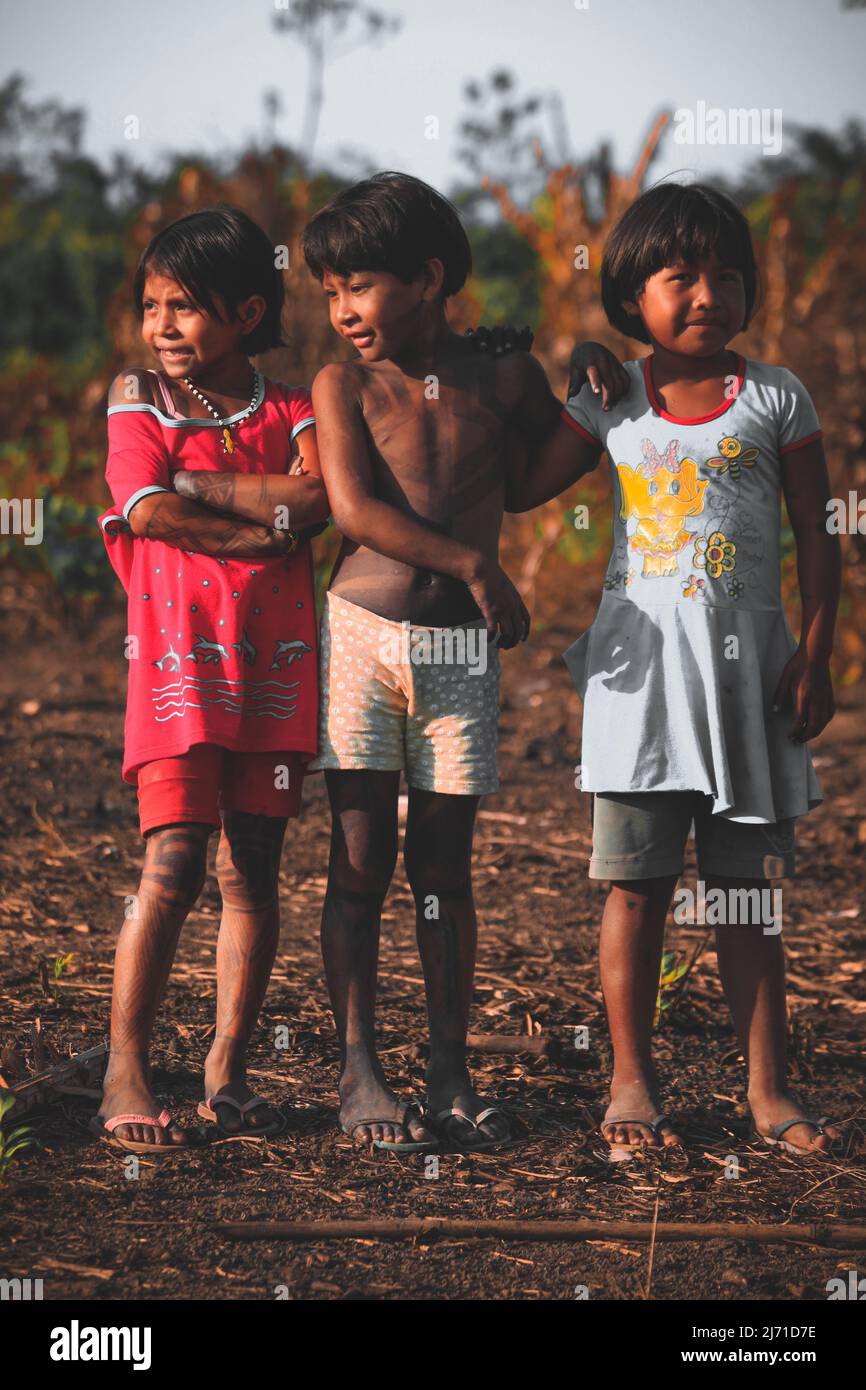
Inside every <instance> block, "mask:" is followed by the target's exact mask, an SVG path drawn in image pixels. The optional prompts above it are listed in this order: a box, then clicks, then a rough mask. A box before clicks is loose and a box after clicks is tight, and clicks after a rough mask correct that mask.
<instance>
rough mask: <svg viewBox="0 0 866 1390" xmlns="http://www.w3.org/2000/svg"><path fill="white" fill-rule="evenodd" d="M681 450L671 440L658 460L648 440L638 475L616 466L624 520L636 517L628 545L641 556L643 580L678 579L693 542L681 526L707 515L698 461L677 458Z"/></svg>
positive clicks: (644, 447) (620, 465)
mask: <svg viewBox="0 0 866 1390" xmlns="http://www.w3.org/2000/svg"><path fill="white" fill-rule="evenodd" d="M679 449H680V442H679V440H678V439H672V440H671V441H670V443H669V444H668V446H667V448H666V449H665V451H664V454H663V455H660V454H659V452H658V450H657V449H656V447H655V445H654V444H653V443H652V441H651V440H649V439H644V440H642V442H641V451H642V453H643V456H644V461H643V464H642V465H641V467H640V469H639V470H638V469H634V468H631V467H630V466H629V465H628V464H624V463H618V464H617V466H616V467H617V473H618V474H619V482H620V488H621V490H622V505H621V509H620V518H621V519H622V520H623V521H626V520H627V519H628V518H629V517H631V516H635V517H637V522H638V524H637V529H636V530H635V532H634V534H633V535H632V536H630V537H629V544H630V545H632V546H634V548H635V550H639V551H641V552H642V554H643V575H644V578H658V577H664V576H666V575H670V574H676V573H677V567H678V556H679V554H680V552H681V551H682V550H684V549H685V547H686V546H687V545H688V544H689V542H690V541H692V540H693V539H694V535H693V533H692V532H691V531H687V530H686V529H685V526H684V525H683V522H684V521H685V518H686V517H687V516H694V515H695V514H696V513H697V512H701V511H703V507H704V493H705V491H706V489H707V487H708V486H709V484H708V483H707V482H706V481H705V480H699V479H698V476H697V474H698V465H697V463H696V462H695V460H694V459H691V458H683V459H680V458H679V457H678V455H679Z"/></svg>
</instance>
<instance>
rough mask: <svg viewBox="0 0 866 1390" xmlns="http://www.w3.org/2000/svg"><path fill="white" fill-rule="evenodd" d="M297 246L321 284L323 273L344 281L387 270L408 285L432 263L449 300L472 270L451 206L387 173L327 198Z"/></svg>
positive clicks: (406, 178) (425, 187)
mask: <svg viewBox="0 0 866 1390" xmlns="http://www.w3.org/2000/svg"><path fill="white" fill-rule="evenodd" d="M301 246H302V248H303V252H304V258H305V260H306V262H307V265H308V266H309V268H310V270H311V271H312V273H313V275H314V276H315V277H316V279H317V280H318V281H320V282H321V280H322V279H323V278H324V276H325V274H326V273H327V272H328V271H331V272H333V274H335V275H341V276H347V275H352V274H354V273H355V272H357V271H362V270H387V271H390V272H391V274H392V275H396V276H397V278H398V279H399V280H402V281H403V282H404V284H409V283H410V281H412V280H414V279H416V278H417V276H418V275H419V274H420V272H421V270H422V268H423V266H424V262H425V261H428V260H432V259H434V258H435V259H436V260H440V261H441V262H442V264H443V266H444V267H445V278H444V280H443V285H442V292H443V295H444V297H445V298H446V299H447V298H448V296H449V295H452V294H456V293H457V291H458V290H459V289H461V288H462V286H463V285H464V284H465V283H466V279H467V277H468V275H469V273H470V271H471V270H472V252H471V250H470V249H469V239H468V237H467V235H466V232H465V231H464V228H463V223H462V222H461V221H460V216H459V214H458V212H457V209H456V208H455V207H454V205H453V204H452V203H449V201H448V199H447V198H444V197H443V196H442V194H441V193H437V192H436V189H435V188H431V187H430V185H429V184H426V183H422V181H421V179H416V178H413V177H412V175H411V174H399V173H395V172H393V171H390V170H386V171H383V172H382V173H379V174H374V175H373V177H372V178H369V179H364V180H362V182H361V183H356V184H353V185H352V187H351V188H345V189H343V191H342V193H338V194H337V195H336V197H335V198H332V199H331V201H330V202H329V203H327V204H326V205H325V207H323V208H321V209H320V210H319V211H318V212H317V213H316V215H315V216H314V217H313V218H312V219H311V220H310V221H309V222H308V223H307V225H306V227H305V228H304V232H303V236H302V238H301Z"/></svg>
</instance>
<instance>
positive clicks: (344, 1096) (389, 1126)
mask: <svg viewBox="0 0 866 1390" xmlns="http://www.w3.org/2000/svg"><path fill="white" fill-rule="evenodd" d="M340 1102H341V1104H340V1126H341V1128H342V1129H343V1131H344V1133H345V1134H349V1135H351V1137H352V1139H353V1140H354V1141H355V1143H356V1144H372V1143H373V1141H374V1140H380V1141H384V1143H386V1144H433V1143H435V1142H436V1136H435V1135H434V1134H433V1133H432V1131H431V1130H429V1129H427V1128H426V1126H425V1125H424V1123H423V1121H422V1120H421V1118H420V1117H419V1116H418V1115H417V1114H413V1113H412V1111H411V1110H410V1111H409V1112H408V1114H407V1109H406V1102H405V1101H403V1100H401V1099H400V1097H399V1096H397V1095H395V1094H394V1092H393V1091H392V1090H391V1088H390V1086H387V1085H386V1084H385V1081H384V1079H382V1080H379V1079H377V1078H376V1077H375V1076H371V1075H367V1076H365V1077H363V1078H358V1079H352V1078H350V1077H349V1076H348V1075H347V1074H346V1073H344V1074H343V1076H342V1077H341V1078H340Z"/></svg>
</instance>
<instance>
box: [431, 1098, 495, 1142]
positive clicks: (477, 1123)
mask: <svg viewBox="0 0 866 1390" xmlns="http://www.w3.org/2000/svg"><path fill="white" fill-rule="evenodd" d="M490 1115H501V1116H502V1118H503V1119H505V1116H504V1115H502V1111H501V1110H497V1109H496V1107H495V1106H494V1105H488V1106H487V1108H486V1110H479V1112H478V1114H477V1115H469V1114H467V1112H466V1111H465V1110H461V1108H460V1106H459V1105H451V1106H448V1107H447V1108H446V1109H445V1110H440V1111H439V1113H438V1115H436V1117H435V1119H434V1121H433V1125H434V1128H435V1129H436V1130H437V1131H438V1129H439V1127H440V1125H441V1126H443V1127H446V1126H447V1124H448V1121H449V1120H452V1119H454V1120H463V1121H464V1123H466V1124H467V1125H469V1126H470V1137H471V1134H472V1133H474V1134H477V1133H478V1131H479V1130H480V1128H481V1125H482V1123H483V1122H484V1120H486V1119H488V1117H489V1116H490ZM453 1128H454V1127H453V1126H452V1129H453ZM440 1137H441V1138H442V1139H443V1140H444V1142H445V1143H446V1144H448V1145H449V1147H451V1148H453V1149H454V1150H456V1151H457V1152H465V1153H490V1152H492V1150H494V1149H501V1148H503V1147H504V1146H505V1145H506V1144H509V1143H510V1142H511V1132H510V1130H509V1133H508V1134H506V1135H505V1137H504V1138H503V1139H482V1140H481V1141H480V1142H479V1143H477V1144H467V1143H463V1142H460V1141H459V1140H457V1139H455V1138H454V1137H453V1136H449V1134H448V1131H447V1128H446V1129H445V1133H444V1134H443V1135H442V1136H440Z"/></svg>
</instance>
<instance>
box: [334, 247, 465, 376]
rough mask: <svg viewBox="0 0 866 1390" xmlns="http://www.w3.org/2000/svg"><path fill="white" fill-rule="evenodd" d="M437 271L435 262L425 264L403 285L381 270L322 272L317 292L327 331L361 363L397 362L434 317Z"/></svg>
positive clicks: (439, 275)
mask: <svg viewBox="0 0 866 1390" xmlns="http://www.w3.org/2000/svg"><path fill="white" fill-rule="evenodd" d="M442 271H443V267H442V262H441V261H428V262H427V263H426V264H425V266H424V269H423V271H422V272H421V274H420V275H419V276H418V277H417V278H416V279H414V280H412V281H410V283H409V284H406V283H405V282H404V281H403V280H400V279H399V278H398V277H397V276H396V275H392V274H391V273H390V271H387V270H361V271H357V272H356V273H355V274H353V275H336V274H334V273H333V272H332V271H326V272H325V274H324V276H323V278H322V289H323V290H324V292H325V297H326V299H327V300H328V308H329V312H330V316H331V327H332V328H333V329H334V332H335V333H339V335H340V337H341V338H345V339H346V341H347V342H350V343H351V344H352V346H353V347H355V348H357V350H358V352H359V353H360V354H361V357H362V358H363V359H364V361H365V362H381V361H383V360H384V359H386V358H395V357H399V355H400V353H401V352H402V351H403V350H404V348H405V347H406V346H407V345H408V344H411V343H412V342H413V341H414V340H417V338H418V335H419V333H420V330H421V328H422V326H423V325H424V324H425V323H426V321H427V320H428V318H429V317H430V315H431V314H432V313H435V312H436V305H437V304H439V303H440V301H439V292H440V290H441V285H442ZM440 312H441V308H440Z"/></svg>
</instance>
